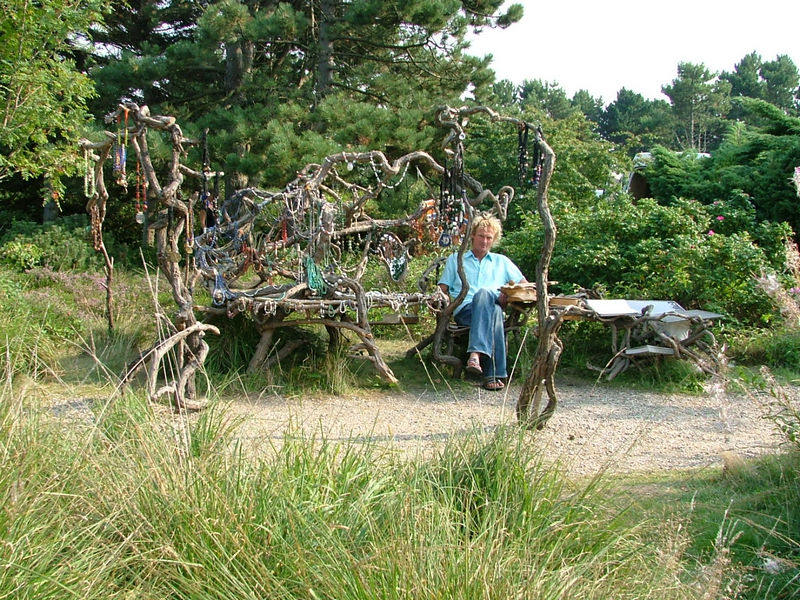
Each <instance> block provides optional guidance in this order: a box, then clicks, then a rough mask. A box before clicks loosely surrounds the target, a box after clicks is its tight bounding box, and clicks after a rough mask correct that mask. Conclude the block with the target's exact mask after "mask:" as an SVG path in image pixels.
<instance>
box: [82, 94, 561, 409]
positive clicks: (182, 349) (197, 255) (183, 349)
mask: <svg viewBox="0 0 800 600" xmlns="http://www.w3.org/2000/svg"><path fill="white" fill-rule="evenodd" d="M478 114H480V115H483V116H484V117H486V118H488V119H490V120H491V121H492V122H497V123H509V124H511V125H513V126H515V127H518V128H520V129H521V128H523V127H524V128H526V131H527V128H528V127H532V126H529V124H527V123H525V122H524V121H522V120H520V119H516V118H512V117H504V116H501V115H499V114H498V113H496V112H495V111H493V110H492V109H489V108H486V107H462V108H452V107H441V108H439V109H438V110H437V112H436V124H437V125H439V126H441V127H442V128H443V129H444V131H445V134H444V141H443V143H442V150H443V152H444V155H445V157H446V160H445V161H444V163H445V164H441V163H440V162H438V161H437V160H436V159H434V158H433V157H432V156H431V155H430V154H428V153H426V152H424V151H414V152H411V153H408V154H405V155H403V156H401V157H400V158H397V159H396V160H393V161H391V160H389V158H388V157H387V156H386V155H385V154H384V153H383V152H381V151H378V150H373V151H367V152H339V153H336V154H333V155H330V156H327V157H325V158H324V159H323V160H322V161H321V162H320V163H313V164H308V165H306V166H305V167H304V168H303V169H302V170H301V171H299V172H298V174H297V177H296V178H295V179H294V180H293V181H292V182H290V183H289V184H287V185H286V186H285V187H283V188H282V189H280V190H278V191H267V190H262V189H257V188H247V189H242V190H238V191H236V192H235V193H233V194H231V195H230V197H229V198H228V199H227V200H225V201H224V202H222V203H221V206H220V211H219V213H218V214H217V219H218V220H217V222H216V223H215V224H214V225H213V226H212V227H207V228H205V229H203V231H202V232H201V233H197V234H195V221H196V219H197V212H198V210H197V209H198V206H197V203H198V200H199V199H198V193H197V191H196V189H197V188H198V187H201V188H202V189H203V190H205V189H206V188H207V183H208V182H209V181H210V180H211V179H213V178H215V177H219V176H220V175H222V174H221V173H216V172H213V171H211V169H210V165H209V164H208V163H206V162H204V164H203V165H202V166H201V167H200V168H191V167H189V166H188V165H187V164H185V161H186V157H187V150H188V148H190V147H192V146H199V145H201V140H195V139H190V138H187V137H186V136H184V134H183V131H182V129H181V127H180V126H179V124H178V123H177V122H176V119H175V118H174V117H170V116H153V115H151V114H150V111H149V109H148V107H147V106H139V105H137V104H136V103H134V102H131V101H127V100H125V101H122V102H120V104H119V105H118V106H117V107H116V109H115V110H114V111H112V112H111V113H109V114H108V115H106V122H107V123H109V124H111V123H121V122H124V130H120V129H119V128H118V130H117V132H116V133H115V132H108V131H107V132H106V134H105V139H103V140H101V141H91V140H87V139H82V140H81V141H80V145H81V147H82V148H83V149H84V151H85V152H86V154H87V161H89V162H90V164H91V168H90V173H89V174H90V176H91V178H92V186H91V190H92V193H91V196H90V198H89V201H88V203H87V211H88V212H89V213H90V215H91V218H92V230H93V233H94V243H95V248H96V249H97V250H98V252H101V253H102V254H103V256H104V258H105V265H106V278H107V310H108V315H109V316H108V319H109V327H113V310H112V309H113V303H112V290H111V282H112V277H113V259H112V257H110V256H109V255H108V252H107V250H106V248H105V245H104V243H103V236H102V227H103V221H104V218H105V213H106V206H107V202H108V200H109V193H108V189H107V187H106V185H105V180H104V167H105V166H106V164H107V163H108V162H109V157H111V156H112V154H114V153H116V152H117V150H118V149H119V147H120V146H121V145H122V142H123V139H122V138H123V136H124V140H125V141H126V142H127V144H126V145H129V146H130V147H131V148H132V149H133V151H134V154H135V160H136V163H137V170H138V171H139V177H140V178H141V182H139V181H137V186H139V185H141V187H142V188H143V193H144V195H145V203H146V206H147V210H146V214H143V215H142V217H143V220H144V227H145V231H146V232H147V237H148V238H149V239H152V241H153V243H154V245H155V248H156V254H157V260H158V266H159V269H160V271H161V272H162V273H163V275H164V276H165V277H166V279H167V281H168V282H169V285H170V288H171V292H172V297H173V300H174V302H175V304H176V306H177V311H176V313H175V315H174V316H173V317H172V319H171V323H170V333H169V335H168V336H167V337H166V338H165V339H162V340H159V341H158V342H157V343H156V344H154V346H153V347H152V348H150V349H149V350H148V351H146V352H143V353H142V355H141V356H140V358H139V359H138V360H137V361H135V363H134V364H133V365H131V368H130V369H128V371H127V372H126V374H125V378H126V379H130V378H131V377H132V376H133V374H134V373H135V372H136V371H137V370H139V369H141V368H143V367H144V368H146V370H147V380H148V393H149V395H150V397H151V399H153V400H155V399H157V398H159V397H161V396H164V395H168V396H170V397H171V398H172V400H173V402H174V404H175V405H176V406H177V407H180V408H191V407H194V406H196V405H197V398H196V388H195V374H196V371H197V369H199V368H200V367H201V365H202V364H203V361H204V360H205V357H206V355H207V353H208V345H207V343H206V342H205V341H204V339H203V338H204V336H205V334H206V333H209V332H211V333H219V330H218V329H217V328H216V327H214V326H213V325H211V324H209V323H204V322H201V321H198V315H227V316H228V317H232V316H234V315H236V314H238V313H241V312H245V311H246V312H248V313H250V314H251V315H252V316H253V320H254V323H255V324H256V327H257V328H258V330H259V333H260V336H261V338H260V341H259V343H258V345H257V347H256V348H255V349H254V353H253V357H252V360H251V362H250V369H251V370H256V369H259V368H263V367H264V364H265V359H266V357H267V353H268V350H269V348H270V347H271V343H272V338H273V335H274V333H275V331H276V330H277V329H278V328H281V327H297V326H301V325H308V324H318V325H322V326H324V327H325V328H326V329H327V331H328V333H329V336H330V344H331V346H336V345H338V343H339V341H340V337H341V336H340V333H341V330H342V329H344V330H346V331H350V332H353V333H355V334H356V335H357V336H358V338H359V342H358V343H357V344H356V345H355V346H354V347H353V348H351V349H355V350H361V351H364V352H366V354H367V356H368V358H369V360H370V361H371V362H372V363H373V365H374V367H375V369H376V370H377V372H378V373H379V374H380V375H381V377H383V378H384V379H385V380H387V381H390V382H395V381H396V378H395V376H394V374H393V373H392V371H391V369H390V368H389V366H388V365H387V364H386V363H385V361H384V360H383V357H382V356H381V353H380V350H379V348H378V346H377V344H376V343H375V337H374V334H373V332H372V329H371V326H370V322H369V317H368V314H369V311H370V310H371V309H373V308H381V307H388V308H392V309H394V310H396V309H398V308H400V307H403V308H405V307H410V306H414V307H420V306H427V307H429V308H431V309H432V310H433V311H435V313H436V314H437V325H436V330H435V331H434V334H433V349H434V350H433V352H434V357H435V358H436V359H437V360H439V361H441V362H444V363H447V364H451V365H453V366H456V365H457V364H458V363H460V359H459V358H457V357H453V356H448V355H445V354H442V353H441V339H442V336H443V335H444V332H445V328H446V326H447V323H448V321H449V318H450V315H451V314H452V313H453V311H454V310H455V308H456V307H457V306H458V305H459V304H460V303H461V301H462V299H463V297H464V295H465V294H466V291H467V284H466V280H465V277H464V271H463V267H462V265H461V259H462V257H463V254H464V252H465V251H466V249H467V248H468V243H469V239H470V233H471V224H472V217H473V215H474V213H475V211H477V210H479V209H480V207H482V206H486V205H488V206H489V208H488V210H487V211H486V212H490V213H492V214H494V215H495V216H497V217H498V218H500V219H501V220H505V218H506V215H507V211H508V206H509V203H510V202H511V201H512V200H513V198H514V188H513V187H510V186H505V187H503V188H501V189H500V190H498V191H497V192H496V193H495V192H493V191H492V190H489V189H485V188H484V187H483V186H482V185H481V184H480V182H478V181H476V180H475V179H474V178H472V177H470V176H469V175H468V174H467V173H464V172H463V156H464V140H465V138H466V132H465V128H466V126H467V124H468V122H469V119H470V118H471V117H473V116H474V115H478ZM123 117H124V118H123ZM534 130H535V131H536V136H535V137H536V140H535V144H536V145H537V146H536V148H537V151H539V152H540V155H541V156H543V157H544V159H543V164H544V171H543V175H542V177H541V180H540V182H539V184H538V188H537V203H538V207H539V212H540V215H541V216H542V218H543V221H544V223H545V230H546V242H545V248H544V250H543V252H542V258H541V260H540V263H539V267H538V272H537V284H538V289H539V291H540V293H539V298H540V299H542V300H540V301H539V306H538V313H539V321H538V323H539V324H538V330H539V332H540V339H539V345H538V347H537V352H536V356H537V359H536V360H537V363H536V364H537V366H536V367H535V371H534V373H535V375H534V374H533V373H532V374H531V376H529V377H528V381H526V386H525V390H524V393H523V397H521V398H520V402H519V404H518V415H519V418H520V421H521V422H525V423H528V422H529V421H530V420H531V416H530V413H531V406H533V407H534V409H535V407H536V406H538V398H539V397H540V396H541V391H540V389H539V385H540V383H537V382H544V385H545V388H546V389H547V391H548V393H549V394H550V397H551V401H550V403H549V404H548V410H545V411H544V414H545V417H544V418H545V420H546V417H547V416H549V414H552V410H553V409H554V408H555V390H554V386H553V375H554V373H555V368H556V365H557V363H558V357H559V355H560V342H559V341H558V337H557V331H558V324H559V323H560V316H559V313H558V312H556V313H555V314H553V312H552V311H551V310H550V308H549V307H548V306H547V302H546V299H547V270H548V266H549V260H550V256H551V254H552V247H553V244H554V240H555V226H554V224H553V223H552V218H550V217H549V209H548V208H547V204H546V198H547V187H548V185H549V181H550V175H551V174H552V169H553V165H554V159H555V157H554V154H553V152H552V150H551V149H550V148H549V146H548V145H547V144H546V142H545V141H544V139H543V136H542V134H541V130H540V129H538V128H534ZM150 131H155V132H160V133H161V134H162V135H163V136H165V138H166V139H167V140H168V144H169V147H170V159H169V161H168V164H167V165H166V167H165V168H163V169H157V168H156V167H155V165H154V164H153V161H152V159H151V155H150V151H149V146H148V139H147V135H148V132H150ZM448 164H449V165H450V166H449V167H448V166H447V165H448ZM354 165H370V166H371V168H372V170H373V171H374V174H375V181H374V182H373V183H372V184H369V185H367V184H365V183H363V182H358V181H352V180H350V179H349V178H348V173H349V172H350V171H351V170H353V167H354ZM410 168H413V169H419V170H425V171H427V172H429V173H432V174H435V175H437V176H449V177H450V180H451V189H450V201H451V202H460V203H461V210H462V213H463V219H462V221H461V222H459V223H457V224H456V225H457V227H456V229H457V231H456V230H453V231H452V234H453V236H454V239H459V240H460V244H459V246H458V255H459V275H460V276H461V278H462V281H463V282H464V286H463V288H462V293H461V295H460V296H459V297H458V298H456V299H455V300H454V301H453V302H450V303H446V302H443V300H442V298H441V296H440V295H439V294H438V293H437V290H436V286H435V285H434V286H432V287H433V289H427V288H426V287H425V283H426V282H427V283H429V282H428V281H427V278H428V277H429V276H430V273H431V270H430V269H428V271H426V275H425V277H423V281H422V283H421V284H420V290H419V291H415V292H409V293H404V294H402V295H401V296H398V295H397V294H396V293H395V294H387V293H384V292H382V291H379V290H365V289H364V288H363V286H362V283H361V275H363V264H362V265H360V266H359V268H358V269H356V271H355V272H354V273H347V272H344V271H342V270H336V269H327V270H326V268H327V267H328V265H325V264H324V260H325V257H326V256H329V255H330V254H331V253H335V252H339V251H341V246H340V244H341V241H342V240H344V239H346V238H347V237H348V236H352V235H357V234H364V235H366V236H367V237H368V242H367V244H366V246H367V247H368V246H369V245H370V244H375V245H376V246H379V245H381V244H384V245H385V246H386V248H383V247H381V249H380V255H381V257H382V258H383V259H384V260H385V261H387V264H389V263H388V261H389V259H390V258H391V259H392V260H394V259H397V258H398V257H408V246H407V244H405V243H404V242H403V241H402V240H401V239H400V238H399V237H398V236H397V235H396V234H395V233H394V232H396V231H398V230H401V229H402V228H404V227H409V226H410V225H412V224H413V223H415V222H418V221H419V219H421V218H423V217H424V215H425V211H426V210H427V209H428V208H429V207H430V205H431V204H430V203H431V202H435V201H436V198H433V197H432V198H429V199H427V200H426V201H425V202H423V203H422V204H420V207H419V208H418V209H417V210H416V211H415V212H414V213H412V214H407V215H403V216H401V217H398V218H396V219H382V220H381V219H375V218H372V217H370V216H369V215H368V214H367V205H368V203H369V202H371V201H373V200H375V199H377V198H378V197H379V195H380V194H381V192H382V191H383V190H385V189H387V188H391V187H392V185H393V184H394V182H396V180H397V178H398V177H401V176H403V175H404V174H405V173H406V172H407V171H408V170H409V169H410ZM115 175H116V176H117V179H118V180H119V183H121V184H122V185H125V184H126V180H125V173H124V165H123V172H122V173H118V172H116V171H115ZM456 175H457V177H455V176H456ZM187 179H188V180H189V181H192V180H193V183H191V184H187ZM453 181H455V183H453ZM192 187H194V188H195V191H194V192H193V193H188V194H187V193H186V192H184V188H192ZM138 191H139V190H138V187H137V194H138ZM204 193H205V192H204ZM455 195H458V196H459V197H458V198H455V197H454V196H455ZM440 200H441V199H440ZM265 215H266V217H265ZM312 221H313V223H311V222H312ZM308 223H311V224H310V225H308V226H306V225H307V224H308ZM383 234H385V236H383ZM370 235H373V236H377V235H382V236H383V237H381V238H379V239H378V240H375V239H370V238H369V236H370ZM290 251H291V252H293V253H294V254H293V258H291V259H289V258H287V257H288V256H289V254H290ZM366 257H367V250H364V259H363V260H362V263H363V262H365V261H366V260H367V258H366ZM387 257H388V258H387ZM248 272H249V273H251V279H250V281H248V282H247V283H246V284H245V283H243V281H244V278H243V276H244V274H245V273H248ZM253 273H255V276H254V279H255V281H253V275H252V274H253ZM275 279H279V280H280V281H279V282H278V283H275V282H274V280H275ZM200 286H202V287H205V288H206V289H208V291H209V293H210V296H211V299H212V301H211V303H210V304H209V305H199V304H198V302H197V300H196V298H195V291H196V289H197V288H198V287H200ZM542 302H543V303H542ZM548 319H549V320H548ZM542 334H543V335H542ZM172 350H174V351H175V352H174V354H175V356H176V359H177V376H176V377H175V378H174V380H173V381H172V382H170V383H167V384H165V385H162V386H161V387H158V386H157V384H156V381H157V380H158V377H157V374H158V371H159V369H160V366H161V361H162V360H164V357H165V356H166V355H167V353H168V352H170V351H172ZM529 382H532V383H530V385H529ZM531 386H532V387H531ZM529 388H531V389H529ZM530 398H532V399H533V402H531V401H530ZM551 405H552V406H551ZM535 418H536V419H538V422H543V421H542V419H541V418H539V415H538V410H536V415H535Z"/></svg>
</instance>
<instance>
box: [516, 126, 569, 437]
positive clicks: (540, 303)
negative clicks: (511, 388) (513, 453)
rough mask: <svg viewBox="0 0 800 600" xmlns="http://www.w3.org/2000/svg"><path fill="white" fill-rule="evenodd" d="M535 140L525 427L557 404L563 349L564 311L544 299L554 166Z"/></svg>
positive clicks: (552, 232)
mask: <svg viewBox="0 0 800 600" xmlns="http://www.w3.org/2000/svg"><path fill="white" fill-rule="evenodd" d="M538 141H539V144H540V146H541V149H542V151H543V154H544V164H543V167H542V175H541V179H540V180H539V187H538V188H537V191H536V204H537V209H538V212H539V218H541V220H542V225H543V227H544V244H543V246H542V252H541V254H540V255H539V262H538V264H537V266H536V290H537V299H536V314H537V319H538V328H537V331H538V342H537V344H536V351H535V353H534V360H533V367H532V368H531V370H530V372H529V373H528V376H527V377H526V378H525V383H524V384H523V386H522V390H521V391H520V395H519V398H518V399H517V420H518V422H519V424H520V425H522V426H524V427H527V428H533V427H536V428H542V427H544V424H545V423H546V422H547V420H548V419H549V418H550V417H551V416H552V414H553V412H554V411H555V409H556V406H557V404H558V398H557V396H556V389H555V372H556V368H557V367H558V361H559V358H560V357H561V351H562V348H563V346H562V343H561V340H560V339H559V338H558V330H559V329H560V328H561V324H562V323H563V316H564V312H565V310H566V309H563V308H554V309H552V310H551V308H550V303H549V300H548V298H549V295H548V288H547V285H548V280H549V273H550V259H551V258H552V255H553V248H554V247H555V242H556V231H557V230H556V224H555V221H554V220H553V217H552V215H551V213H550V207H549V205H548V202H547V189H548V187H549V185H550V178H551V177H552V174H553V169H554V168H555V160H556V156H555V153H554V152H553V150H552V148H550V146H549V145H548V144H547V142H545V140H544V139H543V138H542V136H541V134H540V135H539V140H538ZM545 391H546V392H547V395H548V402H547V406H546V407H545V409H544V410H543V411H541V412H540V407H541V401H542V397H543V395H544V392H545Z"/></svg>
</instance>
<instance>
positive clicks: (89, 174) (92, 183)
mask: <svg viewBox="0 0 800 600" xmlns="http://www.w3.org/2000/svg"><path fill="white" fill-rule="evenodd" d="M91 155H92V151H91V150H90V149H89V148H84V149H83V168H84V171H83V195H84V196H86V197H87V198H94V195H95V194H96V193H97V180H96V175H95V172H94V163H93V162H92V163H90V162H89V158H90V157H91Z"/></svg>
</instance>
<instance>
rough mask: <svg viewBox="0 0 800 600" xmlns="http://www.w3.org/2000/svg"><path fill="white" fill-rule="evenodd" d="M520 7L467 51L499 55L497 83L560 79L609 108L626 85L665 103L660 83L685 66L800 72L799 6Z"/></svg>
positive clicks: (620, 1) (787, 0) (702, 2)
mask: <svg viewBox="0 0 800 600" xmlns="http://www.w3.org/2000/svg"><path fill="white" fill-rule="evenodd" d="M516 2H517V3H519V4H522V5H523V6H524V8H525V16H524V17H523V18H522V20H521V21H519V22H518V23H515V24H514V25H512V26H511V27H509V28H508V29H505V30H491V29H484V30H483V32H482V33H481V34H480V35H479V36H477V37H475V38H474V39H473V41H472V46H471V49H470V53H471V54H474V55H477V56H484V55H486V54H492V55H493V56H494V60H493V62H492V67H493V69H494V71H495V72H496V73H497V78H498V79H509V80H511V81H512V82H513V83H515V84H520V83H522V81H523V80H526V79H527V80H535V79H539V80H542V81H544V82H547V83H557V84H558V85H559V86H561V88H562V89H563V90H564V91H565V92H566V93H567V96H569V97H570V98H571V97H572V95H573V94H574V93H575V92H577V91H578V90H579V89H585V90H588V91H589V93H590V94H591V95H592V96H594V97H595V98H597V97H600V98H602V99H603V102H604V104H609V103H610V102H613V101H614V100H616V97H617V92H618V91H619V90H620V89H621V88H623V87H624V88H627V89H628V90H631V91H633V92H637V93H639V94H641V95H642V96H644V97H645V98H650V99H661V100H668V98H667V97H666V96H665V95H663V94H662V93H661V87H662V86H663V85H669V84H671V83H672V80H673V79H675V78H676V77H677V72H678V63H681V62H689V63H692V64H700V63H702V64H704V65H705V66H706V67H707V68H708V69H709V71H711V72H712V73H713V72H721V71H729V72H731V71H733V70H734V68H735V66H736V64H737V63H738V62H740V61H741V59H742V58H743V57H744V56H745V55H747V54H750V53H751V52H757V53H758V54H760V55H761V58H762V60H764V61H769V60H774V59H775V58H776V57H777V56H778V55H779V54H786V55H788V56H789V58H791V59H792V61H793V62H794V64H795V65H797V66H798V68H799V69H800V0H755V1H750V2H742V1H741V0H727V1H726V0H670V1H669V2H656V1H653V0H638V1H633V0H605V1H603V2H600V1H593V0H516ZM509 3H510V2H509ZM509 3H507V4H509Z"/></svg>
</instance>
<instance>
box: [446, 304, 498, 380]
mask: <svg viewBox="0 0 800 600" xmlns="http://www.w3.org/2000/svg"><path fill="white" fill-rule="evenodd" d="M499 298H500V292H497V291H495V290H487V289H480V290H478V291H477V292H475V295H474V296H473V297H472V302H470V303H469V304H465V305H464V306H463V308H462V309H461V310H460V311H458V313H456V315H455V317H454V319H455V321H456V323H458V324H459V325H467V326H469V346H468V347H467V352H480V355H481V369H483V374H484V376H486V377H497V378H501V377H507V374H506V336H505V331H504V330H503V322H504V321H505V316H504V315H503V309H502V308H501V307H500V305H499V304H498V299H499Z"/></svg>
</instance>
